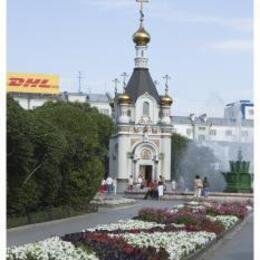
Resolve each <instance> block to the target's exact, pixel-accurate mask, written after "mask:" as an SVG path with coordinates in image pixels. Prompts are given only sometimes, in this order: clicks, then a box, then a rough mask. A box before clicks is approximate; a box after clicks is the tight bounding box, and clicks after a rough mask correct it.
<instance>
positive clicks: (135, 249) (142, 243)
mask: <svg viewBox="0 0 260 260" xmlns="http://www.w3.org/2000/svg"><path fill="white" fill-rule="evenodd" d="M251 210H252V207H251V205H248V204H245V203H243V204H241V203H222V204H220V203H216V202H214V201H213V202H207V203H201V204H198V203H196V202H195V203H187V204H185V205H179V206H175V207H174V208H172V209H153V208H145V209H142V210H140V211H139V214H138V216H137V217H135V218H134V219H131V220H120V221H118V222H117V223H112V224H106V225H99V226H96V227H95V228H89V229H86V230H83V231H82V232H80V233H75V234H68V235H65V236H64V237H62V238H61V239H59V238H57V237H56V238H51V239H47V240H44V241H41V242H38V243H34V244H28V245H25V246H22V247H12V248H9V249H8V251H7V259H9V260H18V259H19V260H23V259H24V260H25V259H26V260H29V259H36V260H38V259H39V260H40V259H46V260H47V259H57V260H62V259H65V260H66V259H68V260H69V259H83V260H84V259H86V260H88V259H101V260H110V259H114V260H117V259H118V260H121V259H125V260H135V259H136V260H167V259H171V260H178V259H183V258H184V257H187V256H189V255H192V254H194V253H196V252H198V251H200V250H202V249H203V248H205V247H206V246H207V245H209V244H210V243H212V241H214V240H215V239H217V238H218V237H220V235H221V234H223V232H224V231H227V230H229V229H230V228H232V227H233V226H234V225H235V224H236V223H238V222H239V221H240V220H242V219H243V218H244V217H245V216H246V215H247V214H248V212H250V211H251Z"/></svg>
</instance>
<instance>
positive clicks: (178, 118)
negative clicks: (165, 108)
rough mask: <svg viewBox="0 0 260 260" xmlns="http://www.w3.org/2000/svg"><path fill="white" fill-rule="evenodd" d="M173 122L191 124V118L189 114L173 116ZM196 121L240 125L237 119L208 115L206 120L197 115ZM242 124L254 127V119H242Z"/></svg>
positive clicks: (208, 123) (209, 123)
mask: <svg viewBox="0 0 260 260" xmlns="http://www.w3.org/2000/svg"><path fill="white" fill-rule="evenodd" d="M172 122H173V124H175V125H181V124H184V125H186V124H187V125H190V124H191V118H190V117H189V116H173V117H172ZM194 123H195V124H196V125H211V124H212V125H213V126H214V125H215V126H238V122H237V121H236V120H231V119H227V118H220V117H208V118H207V120H206V121H205V122H204V121H203V120H202V119H201V118H200V117H195V119H194ZM241 125H242V126H249V127H253V125H254V121H253V120H242V121H241Z"/></svg>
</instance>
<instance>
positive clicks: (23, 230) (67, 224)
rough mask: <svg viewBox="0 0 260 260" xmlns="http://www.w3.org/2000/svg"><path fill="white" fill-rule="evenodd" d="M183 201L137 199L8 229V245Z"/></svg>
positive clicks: (70, 231) (115, 219)
mask: <svg viewBox="0 0 260 260" xmlns="http://www.w3.org/2000/svg"><path fill="white" fill-rule="evenodd" d="M180 203H182V202H181V201H157V200H137V203H136V204H134V205H131V206H126V207H120V208H112V209H111V208H100V209H99V211H98V212H96V213H89V214H86V215H82V216H77V217H72V218H67V219H62V220H56V221H50V222H44V223H39V224H32V225H27V226H22V227H17V228H12V229H8V230H7V246H12V245H23V244H26V243H30V242H35V241H39V240H43V239H46V238H49V237H51V236H62V235H65V234H69V233H74V232H80V231H81V230H82V229H86V228H90V227H95V226H97V225H99V224H109V223H112V222H116V221H117V220H119V219H128V218H132V217H134V216H136V215H137V212H138V211H139V210H140V209H141V208H143V207H158V208H166V207H167V208H168V207H171V206H173V205H176V204H180Z"/></svg>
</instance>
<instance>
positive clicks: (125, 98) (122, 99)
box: [118, 93, 131, 104]
mask: <svg viewBox="0 0 260 260" xmlns="http://www.w3.org/2000/svg"><path fill="white" fill-rule="evenodd" d="M118 102H119V104H129V103H130V102H131V99H130V97H129V96H128V95H127V94H126V93H124V94H121V95H119V97H118Z"/></svg>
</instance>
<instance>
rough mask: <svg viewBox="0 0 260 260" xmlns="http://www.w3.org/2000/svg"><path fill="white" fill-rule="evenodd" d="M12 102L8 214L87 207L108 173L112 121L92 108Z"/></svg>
mask: <svg viewBox="0 0 260 260" xmlns="http://www.w3.org/2000/svg"><path fill="white" fill-rule="evenodd" d="M7 103H8V107H7V149H8V151H7V200H8V215H9V216H11V215H22V214H24V213H26V212H31V211H36V210H39V209H44V208H46V207H58V206H64V205H69V206H73V207H77V208H79V207H80V206H81V205H86V204H87V203H88V202H89V201H90V200H91V199H92V197H93V196H94V194H95V193H96V191H97V189H98V186H99V183H100V180H101V178H102V176H103V175H104V173H105V163H106V162H107V154H108V143H109V138H110V136H111V133H112V131H113V123H112V121H111V119H110V118H109V117H107V116H105V115H102V114H100V113H98V111H97V110H96V109H95V108H91V107H90V106H89V105H88V104H77V103H76V104H73V103H65V102H57V103H46V104H45V105H43V106H42V107H39V108H37V109H35V110H33V111H25V110H23V109H22V108H21V107H20V106H19V105H18V104H17V103H16V102H15V101H14V100H12V99H11V98H8V102H7Z"/></svg>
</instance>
